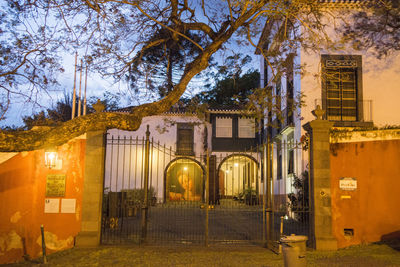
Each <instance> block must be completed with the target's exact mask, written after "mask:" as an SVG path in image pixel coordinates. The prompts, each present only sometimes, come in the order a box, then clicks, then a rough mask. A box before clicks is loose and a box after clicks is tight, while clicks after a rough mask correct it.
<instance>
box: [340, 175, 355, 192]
mask: <svg viewBox="0 0 400 267" xmlns="http://www.w3.org/2000/svg"><path fill="white" fill-rule="evenodd" d="M339 188H340V189H341V190H345V191H354V190H356V189H357V180H356V179H355V178H351V177H343V178H340V180H339Z"/></svg>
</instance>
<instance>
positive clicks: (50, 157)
mask: <svg viewBox="0 0 400 267" xmlns="http://www.w3.org/2000/svg"><path fill="white" fill-rule="evenodd" d="M57 159H58V153H57V150H56V149H54V148H52V149H46V150H45V152H44V165H45V166H46V167H47V168H49V169H52V168H54V167H56V163H57Z"/></svg>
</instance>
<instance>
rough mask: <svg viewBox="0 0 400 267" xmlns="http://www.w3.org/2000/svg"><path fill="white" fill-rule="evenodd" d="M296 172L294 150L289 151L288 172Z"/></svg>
mask: <svg viewBox="0 0 400 267" xmlns="http://www.w3.org/2000/svg"><path fill="white" fill-rule="evenodd" d="M293 173H294V150H293V149H290V150H289V151H288V174H293Z"/></svg>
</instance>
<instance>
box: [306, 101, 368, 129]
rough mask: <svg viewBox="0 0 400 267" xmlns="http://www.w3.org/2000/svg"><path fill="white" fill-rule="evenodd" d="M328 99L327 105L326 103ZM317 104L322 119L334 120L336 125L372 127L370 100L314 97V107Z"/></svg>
mask: <svg viewBox="0 0 400 267" xmlns="http://www.w3.org/2000/svg"><path fill="white" fill-rule="evenodd" d="M328 101H329V107H328V108H327V104H328ZM317 105H319V106H320V107H321V108H322V109H323V110H325V111H326V112H325V114H324V116H323V117H322V118H323V119H324V120H329V121H333V122H335V124H334V126H336V127H363V128H364V127H372V126H373V121H372V100H362V101H356V100H349V101H348V100H342V101H340V100H335V99H333V100H332V99H329V100H326V99H324V100H322V99H315V101H314V106H315V108H316V107H317Z"/></svg>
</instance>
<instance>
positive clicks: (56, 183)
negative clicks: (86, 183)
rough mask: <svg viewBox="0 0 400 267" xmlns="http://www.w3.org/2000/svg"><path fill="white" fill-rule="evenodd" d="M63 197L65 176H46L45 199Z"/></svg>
mask: <svg viewBox="0 0 400 267" xmlns="http://www.w3.org/2000/svg"><path fill="white" fill-rule="evenodd" d="M64 195H65V174H48V175H47V178H46V197H63V196H64Z"/></svg>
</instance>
